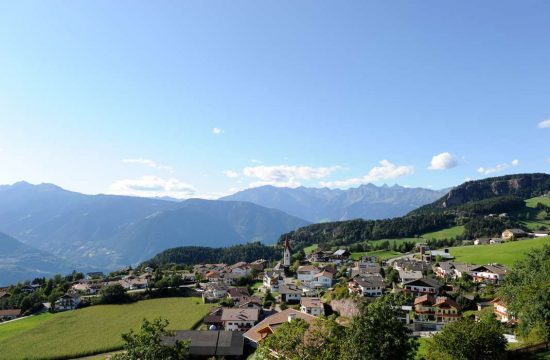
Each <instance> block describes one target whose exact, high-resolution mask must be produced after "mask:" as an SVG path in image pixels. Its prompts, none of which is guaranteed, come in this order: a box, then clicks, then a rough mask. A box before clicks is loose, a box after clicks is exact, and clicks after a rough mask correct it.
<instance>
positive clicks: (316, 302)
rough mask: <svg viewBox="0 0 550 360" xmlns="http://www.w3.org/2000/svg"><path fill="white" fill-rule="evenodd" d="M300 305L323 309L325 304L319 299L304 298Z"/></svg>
mask: <svg viewBox="0 0 550 360" xmlns="http://www.w3.org/2000/svg"><path fill="white" fill-rule="evenodd" d="M300 305H302V306H305V307H321V308H322V307H323V302H322V301H321V300H320V299H319V298H312V297H303V298H302V299H301V300H300Z"/></svg>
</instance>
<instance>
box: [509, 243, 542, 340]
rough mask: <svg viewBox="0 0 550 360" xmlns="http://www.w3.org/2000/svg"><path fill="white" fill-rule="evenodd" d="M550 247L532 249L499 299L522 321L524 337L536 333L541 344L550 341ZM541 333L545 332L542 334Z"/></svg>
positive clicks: (511, 277) (519, 263)
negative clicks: (544, 330)
mask: <svg viewBox="0 0 550 360" xmlns="http://www.w3.org/2000/svg"><path fill="white" fill-rule="evenodd" d="M548 284H550V245H545V246H544V247H543V248H542V249H533V250H531V251H530V252H529V253H527V255H526V256H525V258H524V259H523V260H521V261H518V262H517V263H516V265H515V266H514V267H513V268H512V269H511V270H510V271H509V272H508V273H507V274H506V278H505V279H504V282H503V284H502V286H501V288H500V290H499V294H498V295H499V297H500V298H501V299H502V300H503V301H504V302H505V303H506V304H507V305H508V309H509V311H510V312H511V313H512V314H513V315H515V316H516V317H517V318H518V319H519V330H520V334H521V336H523V337H529V338H531V339H533V336H534V334H529V333H530V332H531V331H532V330H533V329H536V331H537V334H539V336H540V341H549V340H550V330H549V329H550V310H549V309H550V286H548ZM540 329H546V333H545V334H544V333H542V332H541V330H540Z"/></svg>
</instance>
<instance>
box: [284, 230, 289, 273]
mask: <svg viewBox="0 0 550 360" xmlns="http://www.w3.org/2000/svg"><path fill="white" fill-rule="evenodd" d="M283 266H284V267H285V268H288V267H290V242H289V241H288V236H285V250H284V252H283Z"/></svg>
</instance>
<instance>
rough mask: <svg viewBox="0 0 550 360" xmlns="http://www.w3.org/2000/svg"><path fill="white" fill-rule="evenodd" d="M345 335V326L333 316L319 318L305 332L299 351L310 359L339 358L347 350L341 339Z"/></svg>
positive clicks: (305, 357)
mask: <svg viewBox="0 0 550 360" xmlns="http://www.w3.org/2000/svg"><path fill="white" fill-rule="evenodd" d="M344 337H345V328H344V327H343V326H342V325H340V324H338V323H337V322H336V321H335V319H334V318H333V317H330V318H328V319H323V318H317V319H315V320H314V321H313V323H311V325H310V326H309V327H308V329H307V330H306V332H305V333H304V337H303V340H302V344H301V345H300V350H299V351H298V352H299V353H300V354H301V355H302V357H303V358H304V359H308V360H325V359H339V358H341V356H342V352H343V351H345V349H344V348H343V347H342V341H341V339H343V338H344Z"/></svg>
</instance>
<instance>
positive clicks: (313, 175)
mask: <svg viewBox="0 0 550 360" xmlns="http://www.w3.org/2000/svg"><path fill="white" fill-rule="evenodd" d="M339 169H341V167H339V166H330V167H311V166H291V165H276V166H263V165H261V166H248V167H245V168H244V169H243V175H244V176H246V177H249V178H256V179H258V180H259V181H254V182H252V183H251V184H250V186H251V187H256V186H262V185H274V186H285V187H298V186H300V185H301V183H300V180H313V179H322V178H326V177H328V176H330V175H331V174H332V173H333V172H335V171H337V170H339Z"/></svg>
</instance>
